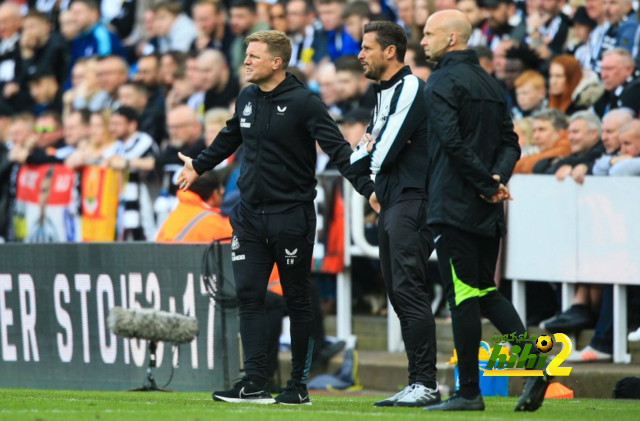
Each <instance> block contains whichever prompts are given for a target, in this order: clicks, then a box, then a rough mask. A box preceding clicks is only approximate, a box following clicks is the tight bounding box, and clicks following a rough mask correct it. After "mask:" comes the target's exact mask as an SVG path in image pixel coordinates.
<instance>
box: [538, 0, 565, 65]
mask: <svg viewBox="0 0 640 421" xmlns="http://www.w3.org/2000/svg"><path fill="white" fill-rule="evenodd" d="M563 5H564V0H541V1H540V15H539V16H538V17H539V18H540V21H539V22H538V23H539V25H537V26H536V27H535V28H534V32H533V33H532V34H529V39H528V43H529V45H530V46H531V47H532V48H533V49H534V50H535V52H536V53H537V54H538V56H539V57H540V58H542V59H543V60H548V59H550V58H551V57H552V56H554V55H557V54H560V53H562V51H563V50H564V44H565V43H566V42H567V37H568V35H569V26H570V25H571V21H570V20H569V18H568V17H567V16H566V15H565V14H564V13H562V10H561V9H562V6H563Z"/></svg>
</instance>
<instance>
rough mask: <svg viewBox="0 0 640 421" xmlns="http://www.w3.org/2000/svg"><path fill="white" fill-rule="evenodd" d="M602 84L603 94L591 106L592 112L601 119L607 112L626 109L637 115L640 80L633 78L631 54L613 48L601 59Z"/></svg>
mask: <svg viewBox="0 0 640 421" xmlns="http://www.w3.org/2000/svg"><path fill="white" fill-rule="evenodd" d="M601 68H602V82H603V84H604V88H605V92H604V93H603V94H602V96H601V97H600V98H599V99H598V100H597V101H596V103H595V104H593V110H594V112H595V113H596V114H598V116H600V117H603V116H604V115H605V114H606V113H607V112H609V111H611V110H614V109H616V108H620V107H627V108H630V109H631V110H633V112H634V113H635V114H636V115H637V114H638V109H640V79H638V78H636V77H634V73H633V70H634V64H633V58H632V57H631V54H629V52H628V51H627V50H625V49H623V48H614V49H612V50H609V51H607V52H606V53H604V55H603V57H602V65H601Z"/></svg>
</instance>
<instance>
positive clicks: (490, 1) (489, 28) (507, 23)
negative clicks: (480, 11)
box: [480, 0, 527, 51]
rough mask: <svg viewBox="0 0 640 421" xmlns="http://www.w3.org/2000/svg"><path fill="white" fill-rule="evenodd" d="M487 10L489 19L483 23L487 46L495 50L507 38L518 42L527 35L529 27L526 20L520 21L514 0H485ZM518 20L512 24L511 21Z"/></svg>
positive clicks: (482, 27)
mask: <svg viewBox="0 0 640 421" xmlns="http://www.w3.org/2000/svg"><path fill="white" fill-rule="evenodd" d="M482 5H483V7H484V9H485V10H486V11H487V15H488V17H487V19H486V20H485V21H484V23H482V25H481V26H480V29H481V30H482V32H483V34H484V37H485V39H486V44H485V45H486V46H487V47H489V48H491V50H493V51H495V49H496V47H497V46H498V43H499V42H500V41H503V40H505V39H512V40H515V41H517V42H518V43H520V42H522V41H523V40H524V38H525V36H526V35H527V28H526V25H525V23H524V21H522V20H520V21H518V19H517V18H515V17H514V16H516V14H517V11H516V6H515V4H514V2H513V0H485V1H483V2H482ZM512 20H515V21H518V23H517V24H516V25H512V24H511V21H512Z"/></svg>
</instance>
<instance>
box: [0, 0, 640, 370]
mask: <svg viewBox="0 0 640 421" xmlns="http://www.w3.org/2000/svg"><path fill="white" fill-rule="evenodd" d="M635 6H637V5H636V4H635V2H632V1H630V0H585V1H581V0H573V1H570V2H565V1H564V0H526V1H515V2H514V0H458V1H456V0H369V1H362V0H357V1H347V0H315V1H313V2H312V1H311V0H288V1H276V0H262V1H259V0H256V1H254V0H181V1H157V0H124V1H107V0H103V1H100V0H15V1H10V0H5V1H4V2H2V3H1V4H0V241H2V242H58V241H113V240H117V241H128V240H134V241H135V240H138V241H140V240H141V241H154V240H157V241H201V242H208V241H210V240H211V239H212V238H217V237H226V236H229V235H230V227H229V225H228V222H227V221H226V217H225V215H226V214H228V212H229V210H230V209H231V208H232V207H233V206H234V204H235V203H237V202H238V200H239V198H238V192H237V188H236V187H235V180H236V179H237V177H238V173H239V171H240V168H239V163H240V161H241V156H242V149H241V148H240V149H239V150H238V151H237V152H236V153H235V154H234V156H232V157H230V158H229V159H228V160H227V161H226V162H224V163H223V164H221V165H220V166H219V167H218V168H217V171H215V172H213V173H212V174H210V175H209V174H208V175H207V176H205V177H201V178H200V179H199V180H198V182H197V183H194V184H193V185H192V186H191V187H190V189H189V191H186V192H182V191H178V189H177V187H176V186H175V179H176V177H177V174H178V173H179V172H180V170H181V168H182V162H181V161H180V159H179V158H178V152H181V153H183V154H184V155H186V156H189V157H191V158H195V157H196V156H197V154H198V153H199V152H200V151H201V150H202V149H204V148H205V147H206V146H207V145H209V144H210V143H211V142H212V141H213V140H214V138H215V136H216V134H217V133H218V132H219V131H220V130H221V129H222V128H223V127H224V126H225V121H226V120H227V119H228V118H230V117H231V115H232V114H233V113H234V112H236V110H235V106H234V102H235V98H236V97H237V95H238V93H239V92H240V90H241V89H242V88H243V87H244V86H245V84H246V82H245V80H244V72H245V70H244V66H243V61H244V59H245V49H246V45H245V44H244V39H245V38H246V37H247V36H248V35H250V34H252V33H254V32H256V31H259V30H263V29H269V28H271V29H276V30H279V31H283V32H286V33H287V34H288V36H289V37H290V40H291V42H292V46H293V54H292V57H291V61H290V63H289V69H288V71H289V72H290V73H292V74H293V75H294V76H295V77H296V78H298V79H299V80H300V81H301V82H303V83H305V84H306V85H307V86H308V88H309V89H310V90H312V91H314V92H317V93H318V94H319V96H320V98H321V99H322V100H323V101H324V103H325V104H326V106H327V107H328V109H329V111H330V112H331V114H332V116H333V117H334V118H335V119H336V121H337V122H338V123H339V124H340V128H341V130H342V132H343V134H344V136H345V138H346V139H347V140H348V141H349V142H350V143H351V145H352V147H353V146H355V144H356V143H357V142H358V141H359V139H360V137H361V136H362V133H364V130H365V127H366V125H367V123H368V121H369V118H370V117H369V116H370V113H371V110H372V109H373V108H374V106H375V96H374V93H373V88H372V85H371V81H369V80H367V79H366V78H365V77H364V72H363V68H362V65H361V63H360V60H359V59H358V58H357V55H358V53H359V51H360V43H361V41H362V28H363V25H364V24H365V23H367V22H370V21H374V20H390V21H395V22H397V23H399V24H401V25H402V26H403V27H404V28H405V30H406V34H407V37H408V40H409V48H408V51H407V54H406V57H405V64H407V65H408V66H410V68H411V70H412V72H413V73H414V74H415V75H417V76H418V77H420V78H421V79H424V80H426V79H427V78H428V77H429V75H430V73H431V71H432V70H433V68H434V66H435V63H431V62H428V61H427V58H426V57H425V54H424V51H423V48H422V46H421V45H420V41H421V38H422V31H423V28H424V25H425V23H426V20H427V18H428V17H429V15H430V14H431V13H434V12H436V11H440V10H444V9H454V8H457V9H459V10H460V11H462V12H463V13H464V14H465V15H466V16H467V18H468V19H469V21H470V22H471V24H472V26H473V33H472V36H471V38H470V40H469V46H470V47H472V49H474V50H475V51H476V53H477V55H478V57H479V59H480V64H481V66H482V67H483V68H484V69H485V70H486V71H487V72H488V73H489V74H491V75H493V77H495V79H496V80H497V81H498V82H499V83H500V85H501V87H502V89H503V92H504V95H505V98H506V100H507V103H508V106H509V109H510V111H511V114H512V117H513V119H514V125H515V129H516V133H517V135H518V136H519V142H520V145H521V147H522V151H523V153H522V158H521V159H520V161H519V162H518V164H517V166H516V168H515V172H516V173H521V174H531V173H533V174H553V175H555V177H556V178H557V179H558V180H562V179H564V178H566V177H571V178H573V179H574V180H575V181H576V182H578V183H582V182H583V180H584V177H585V176H586V175H596V176H607V175H608V176H629V175H640V120H638V112H639V110H640V71H638V68H637V66H638V65H640V61H639V59H638V49H639V48H640V25H639V24H638V17H637V15H636V11H635V10H634V7H635ZM237 111H238V112H242V111H243V110H237ZM327 168H331V163H330V162H329V160H328V158H327V157H326V155H324V154H323V153H322V152H321V151H319V152H318V162H317V167H316V169H317V172H318V173H322V172H323V171H325V169H327ZM331 193H332V192H325V193H324V194H323V197H325V199H326V198H329V199H331V198H332V197H333V196H332V194H331ZM329 203H331V204H332V205H334V203H333V201H332V200H329ZM326 222H327V223H326V224H325V225H326V226H327V227H328V226H329V225H330V224H329V222H330V221H326ZM369 222H371V218H369ZM366 270H367V269H366V268H364V269H363V271H366ZM601 291H602V288H601V287H588V286H585V287H584V288H582V287H581V288H578V291H577V293H576V298H575V303H574V304H575V305H574V306H573V307H572V309H571V310H569V312H567V313H563V314H561V315H560V316H558V317H559V318H560V320H558V318H556V319H554V320H553V321H552V322H554V323H556V324H557V323H561V322H566V323H565V324H564V325H562V324H561V325H560V327H558V326H555V327H556V328H558V329H560V330H562V331H564V330H563V329H572V328H573V329H579V328H583V327H585V326H587V325H590V326H593V324H594V323H595V321H596V319H595V318H594V316H592V314H594V313H597V312H598V310H599V308H600V302H601V299H600V295H601ZM604 295H605V298H606V300H610V297H609V295H610V291H609V290H607V289H606V287H605V294H604ZM606 300H605V301H606ZM607 302H608V301H607ZM610 311H611V310H610V309H609V310H607V312H610ZM537 321H540V320H537ZM605 322H606V321H604V322H602V323H605ZM547 327H548V328H550V329H551V328H552V327H551V326H547ZM597 332H598V331H597V330H596V333H597ZM607 344H608V345H604V346H603V345H602V344H600V343H598V342H597V341H596V342H595V343H592V345H594V346H593V348H592V349H593V350H594V351H595V353H592V354H590V357H591V358H592V359H598V358H600V359H603V358H610V356H611V344H610V341H608V342H607ZM598 347H599V348H598ZM598 349H599V350H598ZM587 357H589V356H587Z"/></svg>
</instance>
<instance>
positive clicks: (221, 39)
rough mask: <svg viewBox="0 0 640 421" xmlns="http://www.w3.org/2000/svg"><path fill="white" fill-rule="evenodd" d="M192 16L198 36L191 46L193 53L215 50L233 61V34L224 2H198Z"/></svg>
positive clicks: (192, 9) (204, 0) (194, 6)
mask: <svg viewBox="0 0 640 421" xmlns="http://www.w3.org/2000/svg"><path fill="white" fill-rule="evenodd" d="M191 14H192V16H193V22H194V23H195V25H196V29H197V31H198V34H197V36H196V39H195V40H194V41H193V44H191V52H198V53H199V52H201V51H203V50H206V49H214V50H218V51H221V52H222V54H224V57H225V59H226V60H227V62H228V61H229V60H231V44H232V43H233V33H232V32H231V27H230V26H229V24H228V23H227V10H226V7H225V5H224V3H223V2H222V1H215V0H198V1H196V2H195V3H194V4H193V6H192V8H191Z"/></svg>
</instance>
